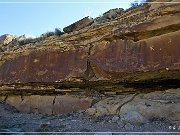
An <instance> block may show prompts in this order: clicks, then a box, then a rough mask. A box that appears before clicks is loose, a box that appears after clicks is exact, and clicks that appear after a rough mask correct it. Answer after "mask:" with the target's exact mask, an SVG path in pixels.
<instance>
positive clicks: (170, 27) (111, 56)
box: [0, 4, 180, 83]
mask: <svg viewBox="0 0 180 135" xmlns="http://www.w3.org/2000/svg"><path fill="white" fill-rule="evenodd" d="M179 9H180V4H163V5H160V6H158V7H153V8H152V5H151V4H144V5H143V6H141V7H138V8H135V9H131V10H127V11H121V14H119V15H116V16H113V17H112V19H110V20H109V21H105V22H102V21H94V22H93V23H92V24H89V23H88V25H87V26H86V27H84V26H83V27H81V28H76V29H73V30H70V31H68V33H65V34H63V35H61V36H55V35H54V36H50V37H47V38H45V39H44V40H42V41H38V42H35V43H29V44H26V45H23V46H19V45H18V46H12V47H11V48H10V49H9V50H8V51H5V52H3V53H1V54H0V82H1V83H13V82H55V81H58V80H63V79H64V80H65V79H69V78H76V77H81V78H83V77H84V78H86V79H87V78H88V80H104V79H106V80H107V79H109V80H112V79H120V80H122V75H121V74H124V73H131V75H132V76H133V75H134V74H135V73H137V72H138V73H142V74H144V73H145V72H152V74H153V73H154V71H159V73H160V72H161V70H165V71H166V74H165V75H164V76H163V77H164V78H168V77H169V78H170V79H172V78H173V79H174V78H175V79H179V77H178V76H177V72H178V73H179V69H180V54H179V52H180V40H179V36H180V12H179V11H180V10H179ZM99 19H100V18H99ZM95 20H97V19H95ZM80 22H81V21H80ZM77 23H78V22H77ZM81 23H82V22H81ZM76 27H80V26H79V24H76ZM175 70H176V71H177V72H176V74H173V73H174V71H175ZM170 74H171V75H170ZM118 75H119V76H118ZM131 75H130V76H129V74H128V78H131ZM87 76H88V77H87ZM154 76H155V77H156V78H158V77H159V78H161V75H160V74H158V73H157V74H156V75H154ZM123 77H124V76H123ZM125 78H126V79H127V76H125ZM150 78H151V79H153V77H152V76H151V77H150ZM147 79H148V78H147ZM131 80H133V78H131Z"/></svg>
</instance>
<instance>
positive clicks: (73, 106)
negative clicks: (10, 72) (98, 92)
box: [6, 95, 92, 114]
mask: <svg viewBox="0 0 180 135" xmlns="http://www.w3.org/2000/svg"><path fill="white" fill-rule="evenodd" d="M91 102H92V100H91V99H88V98H82V97H81V98H79V97H73V96H39V95H33V96H23V97H21V96H9V97H8V98H7V99H6V103H7V104H9V105H11V106H14V107H15V108H16V109H17V110H18V111H20V112H23V113H43V114H63V113H70V112H77V111H80V110H86V109H87V108H89V107H90V106H91Z"/></svg>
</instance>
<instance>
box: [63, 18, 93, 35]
mask: <svg viewBox="0 0 180 135" xmlns="http://www.w3.org/2000/svg"><path fill="white" fill-rule="evenodd" d="M93 22H94V20H93V19H92V18H90V17H85V18H83V19H81V20H79V21H77V22H75V23H73V24H71V25H69V26H67V27H65V28H64V29H63V31H64V32H65V33H70V32H73V31H77V30H80V29H82V28H84V27H87V26H89V25H91V24H92V23H93Z"/></svg>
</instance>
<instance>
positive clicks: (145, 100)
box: [86, 89, 180, 124]
mask: <svg viewBox="0 0 180 135" xmlns="http://www.w3.org/2000/svg"><path fill="white" fill-rule="evenodd" d="M179 92H180V89H176V90H174V89H169V90H168V91H166V92H164V91H157V92H151V93H148V94H138V95H134V96H132V95H129V96H124V97H123V96H122V95H121V96H115V97H109V98H105V99H103V100H101V101H99V102H98V103H96V104H95V105H93V107H92V108H89V109H87V110H86V112H87V113H89V114H90V115H96V116H102V115H105V114H106V115H108V114H119V115H120V116H121V120H124V121H127V122H129V123H132V124H134V123H138V124H141V123H144V122H147V120H152V119H153V118H165V119H168V120H170V121H179V120H180V119H179V118H180V95H179Z"/></svg>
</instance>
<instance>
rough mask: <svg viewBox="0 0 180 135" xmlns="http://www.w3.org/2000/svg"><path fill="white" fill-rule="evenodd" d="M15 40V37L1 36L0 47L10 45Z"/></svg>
mask: <svg viewBox="0 0 180 135" xmlns="http://www.w3.org/2000/svg"><path fill="white" fill-rule="evenodd" d="M14 38H15V36H14V35H10V34H5V35H2V36H0V46H2V45H7V44H9V43H10V42H11V41H12V40H13V39H14Z"/></svg>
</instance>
